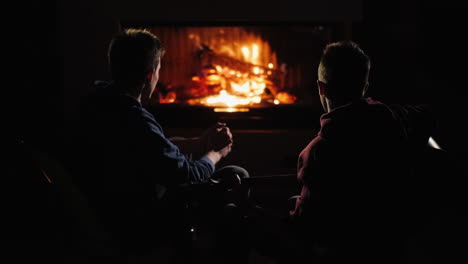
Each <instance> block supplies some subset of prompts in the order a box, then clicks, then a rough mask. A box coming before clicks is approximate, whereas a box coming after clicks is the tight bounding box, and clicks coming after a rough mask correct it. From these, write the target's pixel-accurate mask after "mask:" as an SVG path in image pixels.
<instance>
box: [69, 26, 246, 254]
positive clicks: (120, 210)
mask: <svg viewBox="0 0 468 264" xmlns="http://www.w3.org/2000/svg"><path fill="white" fill-rule="evenodd" d="M163 54H164V48H163V47H162V44H161V42H160V41H159V39H158V38H157V37H156V36H155V35H153V34H152V33H150V32H149V31H146V30H136V29H128V30H125V31H123V32H121V33H120V34H118V35H117V36H115V37H114V38H113V40H112V42H111V43H110V46H109V51H108V60H109V67H110V71H111V74H112V78H113V80H112V82H110V83H105V82H98V83H97V85H96V86H97V90H96V92H95V93H93V94H92V95H90V96H88V97H87V98H86V100H84V102H83V104H82V107H81V111H80V120H79V122H78V123H77V129H76V137H75V138H74V142H73V148H72V149H71V150H70V151H71V152H73V159H72V163H71V164H72V165H71V168H72V173H73V174H74V175H75V176H74V181H75V182H76V183H77V185H78V186H79V187H80V189H81V190H82V191H83V192H84V194H85V195H86V197H87V198H88V200H89V204H90V207H91V208H92V209H93V210H94V211H95V213H96V215H98V216H99V219H101V221H102V225H103V226H104V228H105V229H106V232H107V233H108V234H109V236H110V240H111V241H112V242H113V243H114V244H115V245H116V246H117V247H119V248H121V249H123V250H125V251H127V252H129V253H128V254H134V255H135V254H136V256H139V255H140V253H141V252H144V251H145V250H146V249H153V248H155V247H156V246H158V245H161V244H163V243H164V242H165V241H167V239H169V238H172V237H174V236H176V235H177V232H181V229H180V228H181V226H182V224H183V221H184V215H183V214H184V211H183V208H184V206H185V203H184V202H185V200H184V198H186V197H185V196H186V195H187V194H186V192H184V191H183V190H184V186H186V185H190V184H191V183H205V182H209V181H210V180H211V179H216V178H217V176H218V177H231V178H235V179H237V178H242V177H247V176H248V173H247V172H246V171H245V170H244V169H242V168H240V167H236V166H228V167H225V168H223V169H220V170H219V173H216V172H215V165H216V164H217V163H218V162H219V161H220V160H221V159H222V158H224V157H226V156H227V155H228V154H229V153H230V151H231V147H232V143H233V140H232V134H231V132H230V130H229V127H227V126H226V124H224V123H218V124H216V125H215V126H213V127H212V128H210V129H208V130H207V131H206V132H205V133H203V135H201V136H200V137H198V138H190V139H184V138H176V139H174V140H171V139H169V138H167V137H166V136H165V135H164V132H163V129H162V127H161V125H160V124H159V123H158V121H157V120H156V117H155V116H154V115H153V114H152V113H150V112H149V111H148V110H147V109H146V108H145V104H146V102H148V100H149V99H150V97H151V95H152V93H153V91H154V89H155V86H156V83H157V82H158V76H159V69H160V65H161V59H162V57H163ZM181 122H183V121H181ZM184 154H191V158H189V157H188V155H184ZM219 199H222V197H220V198H219ZM183 231H185V230H183ZM187 231H188V230H187ZM141 254H143V253H141Z"/></svg>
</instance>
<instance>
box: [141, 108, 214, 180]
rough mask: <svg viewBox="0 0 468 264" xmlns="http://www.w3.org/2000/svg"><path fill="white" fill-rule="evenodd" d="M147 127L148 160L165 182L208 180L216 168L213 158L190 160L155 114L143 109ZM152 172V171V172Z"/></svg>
mask: <svg viewBox="0 0 468 264" xmlns="http://www.w3.org/2000/svg"><path fill="white" fill-rule="evenodd" d="M142 110H143V117H144V121H145V123H146V129H145V131H143V135H144V138H145V142H147V143H146V144H145V145H146V147H147V148H150V149H147V150H146V152H147V153H149V155H148V157H149V158H150V160H148V162H150V163H154V166H155V168H154V169H155V171H156V170H157V171H158V174H160V175H161V177H159V179H160V180H161V181H162V183H165V184H182V183H188V182H192V183H197V182H203V181H206V180H208V179H209V178H210V177H211V175H212V174H213V172H214V170H215V166H214V164H213V162H211V160H209V159H208V158H206V157H203V158H201V159H199V160H189V159H188V158H187V157H186V156H185V155H184V154H182V153H181V152H180V150H179V148H178V147H177V146H176V145H175V144H174V143H172V142H171V141H170V140H169V139H168V138H166V136H165V135H164V132H163V130H162V128H161V126H160V125H159V123H158V122H157V121H156V119H155V118H154V116H153V115H152V114H151V113H149V112H148V111H146V110H145V109H143V108H142ZM150 173H151V172H150Z"/></svg>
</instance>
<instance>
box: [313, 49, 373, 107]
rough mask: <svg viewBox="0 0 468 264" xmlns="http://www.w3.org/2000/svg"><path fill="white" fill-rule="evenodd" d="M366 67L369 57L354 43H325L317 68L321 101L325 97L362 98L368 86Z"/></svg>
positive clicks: (339, 99)
mask: <svg viewBox="0 0 468 264" xmlns="http://www.w3.org/2000/svg"><path fill="white" fill-rule="evenodd" d="M369 70H370V59H369V57H368V56H367V55H366V54H365V53H364V52H363V51H362V50H361V49H360V48H359V46H358V45H357V44H356V43H354V42H351V41H342V42H335V43H331V44H328V45H327V46H326V47H325V49H324V51H323V55H322V58H321V60H320V65H319V68H318V81H317V84H318V86H319V93H320V97H321V100H322V104H323V103H324V100H325V99H326V100H329V101H331V102H333V103H336V104H343V103H347V102H351V101H353V100H356V99H359V98H361V97H362V96H363V95H364V93H365V92H366V90H367V86H368V77H369ZM326 110H327V109H326Z"/></svg>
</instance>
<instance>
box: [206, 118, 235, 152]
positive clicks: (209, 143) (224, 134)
mask: <svg viewBox="0 0 468 264" xmlns="http://www.w3.org/2000/svg"><path fill="white" fill-rule="evenodd" d="M200 141H201V144H202V146H204V147H205V150H206V151H211V150H214V151H222V152H224V153H226V155H227V153H229V152H230V151H231V150H230V149H231V146H232V143H233V140H232V133H231V131H230V129H229V127H227V126H226V123H219V122H218V123H216V125H214V126H212V127H210V128H208V129H207V130H206V131H205V132H204V133H203V134H202V135H201V136H200ZM227 147H228V148H227ZM223 156H225V155H223Z"/></svg>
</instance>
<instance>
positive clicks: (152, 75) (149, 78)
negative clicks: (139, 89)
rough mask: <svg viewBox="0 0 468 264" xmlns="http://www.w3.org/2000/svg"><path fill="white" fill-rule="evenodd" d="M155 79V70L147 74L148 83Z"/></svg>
mask: <svg viewBox="0 0 468 264" xmlns="http://www.w3.org/2000/svg"><path fill="white" fill-rule="evenodd" d="M153 77H154V70H151V71H149V72H148V73H147V74H146V81H147V82H151V80H153Z"/></svg>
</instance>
